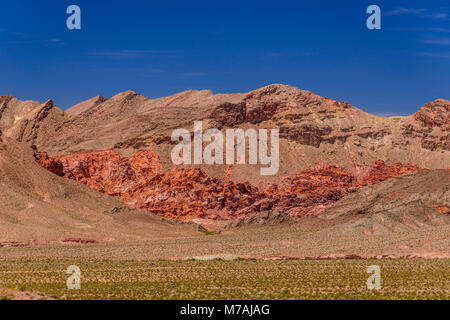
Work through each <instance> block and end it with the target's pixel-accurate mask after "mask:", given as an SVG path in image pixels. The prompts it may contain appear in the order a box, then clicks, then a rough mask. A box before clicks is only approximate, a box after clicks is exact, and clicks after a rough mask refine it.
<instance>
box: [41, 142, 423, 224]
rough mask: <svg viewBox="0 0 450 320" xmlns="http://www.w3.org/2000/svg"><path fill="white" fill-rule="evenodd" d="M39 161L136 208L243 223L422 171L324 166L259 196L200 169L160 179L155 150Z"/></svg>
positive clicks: (320, 205)
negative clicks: (353, 171) (354, 170)
mask: <svg viewBox="0 0 450 320" xmlns="http://www.w3.org/2000/svg"><path fill="white" fill-rule="evenodd" d="M35 157H36V161H37V162H39V163H40V164H41V165H42V166H43V167H45V168H47V169H48V170H50V171H52V172H54V173H55V174H58V175H60V176H64V177H66V178H68V179H73V180H76V181H78V182H81V183H83V184H86V185H87V186H89V187H90V188H92V189H95V190H97V191H100V192H104V193H107V194H109V195H112V196H115V197H117V198H119V199H121V200H123V201H124V202H126V203H127V204H128V205H129V206H131V207H132V208H136V209H146V210H149V211H151V212H153V213H155V214H158V215H160V216H164V217H168V218H174V219H181V220H190V219H194V218H206V219H233V218H245V217H248V216H251V215H253V214H255V213H258V212H264V211H279V212H284V213H287V214H289V215H291V216H294V217H302V216H308V215H314V214H318V213H320V212H322V211H323V210H325V209H326V208H328V207H330V206H331V205H332V204H333V203H335V202H336V201H338V200H339V199H341V198H343V197H345V196H346V195H348V194H351V193H353V192H355V191H357V190H359V189H360V188H361V187H364V186H366V185H369V184H377V183H379V182H382V181H384V180H387V179H389V178H392V177H398V176H400V175H402V174H405V173H412V172H415V171H417V170H419V168H418V167H416V166H414V165H402V164H400V163H396V164H393V165H389V166H388V165H386V164H385V163H384V162H383V161H377V162H375V163H374V164H373V165H371V166H366V165H360V166H358V170H357V172H358V174H357V175H356V176H354V175H352V174H350V173H348V172H346V171H345V170H344V169H343V168H341V167H339V166H336V165H329V164H321V165H318V166H316V167H315V168H314V169H308V170H305V171H303V172H301V173H300V174H298V175H297V176H295V177H292V178H291V177H287V178H285V179H284V180H283V181H282V183H281V184H280V185H272V186H271V187H269V188H268V189H267V190H265V191H261V190H259V189H257V188H256V187H254V186H252V185H250V184H248V183H235V182H232V181H226V182H224V181H221V180H219V179H216V178H213V177H211V176H209V175H207V174H206V173H205V172H204V171H203V170H201V169H199V168H193V169H181V170H176V171H173V172H167V173H160V169H161V166H160V163H159V158H158V155H157V154H156V153H155V152H154V151H152V150H141V151H138V152H137V153H136V154H135V155H134V156H132V157H131V158H126V157H124V156H122V155H121V154H120V153H118V152H115V151H112V150H106V151H94V152H85V153H76V154H73V155H65V156H60V157H55V158H51V157H49V156H48V155H47V154H46V153H40V152H36V153H35Z"/></svg>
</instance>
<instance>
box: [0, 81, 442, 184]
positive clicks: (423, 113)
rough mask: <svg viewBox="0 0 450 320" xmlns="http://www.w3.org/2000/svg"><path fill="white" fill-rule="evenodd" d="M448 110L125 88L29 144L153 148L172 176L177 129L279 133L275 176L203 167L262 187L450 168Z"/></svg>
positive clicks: (55, 151) (243, 168)
mask: <svg viewBox="0 0 450 320" xmlns="http://www.w3.org/2000/svg"><path fill="white" fill-rule="evenodd" d="M449 108H450V102H449V101H448V100H442V99H441V100H436V101H434V102H431V103H429V104H427V105H425V106H424V107H423V108H421V109H420V110H419V111H418V112H417V113H416V114H414V115H412V116H408V117H390V118H385V117H379V116H375V115H371V114H368V113H366V112H364V111H362V110H360V109H358V108H355V107H353V106H351V105H349V104H348V103H346V102H340V101H336V100H332V99H329V98H324V97H320V96H318V95H315V94H314V93H311V92H308V91H304V90H300V89H297V88H294V87H290V86H284V85H270V86H267V87H264V88H261V89H258V90H254V91H251V92H248V93H240V94H213V93H212V92H211V91H206V90H205V91H195V90H189V91H186V92H182V93H179V94H176V95H173V96H170V97H165V98H160V99H154V100H152V99H148V98H145V97H143V96H141V95H139V94H137V93H136V92H132V91H127V92H124V93H121V94H118V95H116V96H115V97H112V98H111V99H104V98H102V97H96V98H93V99H91V100H88V101H86V102H85V103H82V104H80V105H77V106H75V107H74V108H72V109H69V110H68V114H70V115H71V116H70V117H67V116H66V117H64V119H62V120H61V121H60V122H59V124H58V125H57V126H55V128H54V129H51V130H47V132H52V134H47V133H45V132H44V133H40V135H44V136H45V139H43V138H37V139H36V138H31V139H25V140H27V141H33V142H34V143H35V144H37V146H38V148H39V150H44V151H47V152H48V153H49V154H50V155H52V156H58V155H63V154H72V153H76V152H83V151H91V150H107V149H110V150H115V151H117V152H120V153H121V154H123V155H124V156H132V155H133V154H134V153H135V152H136V151H139V150H143V149H152V150H155V152H156V153H157V154H158V156H159V159H160V163H161V171H162V172H170V171H172V170H173V164H172V161H171V157H170V151H171V149H172V148H173V146H174V144H173V142H171V139H170V137H171V134H172V132H173V131H174V130H175V129H180V128H184V129H187V130H189V131H190V132H191V133H192V132H193V123H194V121H202V122H203V129H204V130H206V129H209V128H218V129H221V130H223V131H224V130H225V129H227V128H242V129H249V128H254V129H272V128H278V129H279V130H280V170H279V172H278V174H277V175H276V176H275V177H261V175H260V173H259V169H260V167H259V166H251V165H233V166H230V167H227V166H225V165H223V166H203V167H201V168H202V170H204V171H205V172H206V173H207V174H208V175H211V176H213V177H215V178H219V179H222V180H225V179H226V178H227V177H228V178H229V179H231V180H233V181H235V182H245V181H249V182H250V183H251V184H253V185H257V186H259V187H263V188H264V187H267V186H269V185H270V184H271V183H277V184H278V183H280V182H281V180H282V179H283V178H284V177H286V176H294V175H296V174H297V173H299V172H301V171H303V170H306V169H308V168H313V167H315V166H316V165H317V164H319V163H334V164H339V165H340V166H341V167H343V168H344V169H345V170H346V171H348V172H350V173H352V174H356V172H357V170H358V168H357V167H356V166H357V165H358V164H361V163H374V162H375V161H377V160H382V161H384V162H385V163H388V164H391V163H396V162H402V163H412V164H415V165H417V166H418V167H423V168H429V169H439V168H446V167H448V163H450V146H449V141H450V139H449V138H450V136H449V134H450V133H449V124H448V123H449V122H450V121H449V114H450V112H449ZM0 128H1V127H0ZM1 129H2V130H4V129H3V128H1ZM52 130H53V131H54V132H53V131H52ZM39 131H41V130H39ZM28 136H29V135H28ZM184 168H186V169H191V168H193V167H192V166H185V167H184Z"/></svg>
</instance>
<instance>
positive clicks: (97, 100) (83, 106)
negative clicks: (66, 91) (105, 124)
mask: <svg viewBox="0 0 450 320" xmlns="http://www.w3.org/2000/svg"><path fill="white" fill-rule="evenodd" d="M107 100H108V99H107V98H105V97H103V96H101V95H98V96H95V97H93V98H91V99H89V100H86V101H83V102H81V103H79V104H77V105H74V106H73V107H71V108H69V109H67V110H66V113H67V114H69V115H71V116H76V115H79V114H80V113H83V112H85V111H87V110H89V109H91V108H92V107H95V106H98V105H99V104H101V103H103V102H105V101H107Z"/></svg>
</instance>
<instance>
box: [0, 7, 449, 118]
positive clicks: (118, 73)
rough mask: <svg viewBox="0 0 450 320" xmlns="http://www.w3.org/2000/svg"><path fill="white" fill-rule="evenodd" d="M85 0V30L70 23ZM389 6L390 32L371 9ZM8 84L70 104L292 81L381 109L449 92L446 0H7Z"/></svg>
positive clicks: (1, 27) (0, 78)
mask: <svg viewBox="0 0 450 320" xmlns="http://www.w3.org/2000/svg"><path fill="white" fill-rule="evenodd" d="M71 4H76V5H79V6H80V8H81V11H82V29H81V30H79V31H70V30H68V29H67V27H66V19H67V17H68V15H67V14H66V8H67V7H68V6H69V5H71ZM371 4H376V5H378V6H380V7H381V10H382V30H368V29H367V28H366V19H367V17H368V15H367V14H366V9H367V7H368V6H369V5H371ZM0 17H1V19H0V39H1V45H0V94H14V95H15V96H16V97H18V98H19V99H24V100H25V99H30V100H39V101H44V100H46V99H49V98H51V99H53V100H54V101H55V103H56V104H57V105H58V106H59V107H61V108H63V109H66V108H67V107H69V106H71V105H74V104H76V103H78V102H80V101H83V100H86V99H88V98H91V97H93V96H96V95H98V94H101V95H104V96H106V97H110V96H112V95H114V94H116V93H118V92H122V91H125V90H134V91H137V92H139V93H141V94H143V95H145V96H147V97H150V98H158V97H161V96H166V95H169V94H173V93H176V92H179V91H184V90H187V89H211V90H212V91H213V92H215V93H226V92H246V91H249V90H252V89H256V88H259V87H262V86H264V85H268V84H271V83H283V84H289V85H293V86H296V87H299V88H301V89H305V90H310V91H313V92H315V93H317V94H319V95H322V96H326V97H330V98H334V99H338V100H344V101H347V102H349V103H351V104H352V105H355V106H357V107H359V108H362V109H364V110H366V111H368V112H371V113H377V114H410V113H413V112H415V111H416V110H417V109H418V108H419V107H420V106H422V105H423V104H424V103H426V102H429V101H432V100H435V99H437V98H447V99H449V98H450V3H449V2H448V0H429V1H416V0H408V1H396V0H389V1H386V0H383V1H381V0H371V1H365V0H354V1H352V0H347V1H345V0H343V1H311V0H309V1H300V0H296V1H284V0H278V1H265V0H258V1H245V0H240V1H234V0H229V1H214V0H209V1H159V0H152V1H137V0H135V1H134V0H128V1H103V0H89V1H87V0H71V1H65V0H59V1H50V0H41V1H31V0H30V1H20V0H16V1H8V2H6V1H2V4H1V7H0Z"/></svg>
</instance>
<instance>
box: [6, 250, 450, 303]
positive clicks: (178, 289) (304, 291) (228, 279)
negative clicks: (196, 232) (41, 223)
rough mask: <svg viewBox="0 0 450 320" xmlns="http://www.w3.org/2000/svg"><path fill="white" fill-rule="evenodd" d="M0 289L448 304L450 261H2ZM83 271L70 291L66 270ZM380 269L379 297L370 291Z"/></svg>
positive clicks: (98, 295) (97, 295) (72, 295)
mask: <svg viewBox="0 0 450 320" xmlns="http://www.w3.org/2000/svg"><path fill="white" fill-rule="evenodd" d="M0 263H1V264H0V286H2V287H9V288H17V289H19V290H22V291H32V292H37V291H40V292H44V293H45V294H46V295H48V296H56V297H59V298H67V299H195V300H198V299H449V298H450V292H449V290H450V283H449V279H450V277H449V276H450V259H436V260H424V259H383V260H286V261H263V260H256V259H251V260H244V259H238V260H234V261H224V260H213V261H164V260H155V261H131V260H125V261H120V260H99V259H89V260H85V259H83V260H82V261H76V260H75V259H57V260H52V259H38V258H34V259H2V260H0ZM72 264H76V265H78V266H80V268H81V270H82V289H81V290H68V289H67V288H66V280H67V277H68V276H69V275H68V274H66V269H67V267H68V266H69V265H72ZM374 264H375V265H380V267H381V278H382V289H381V290H379V291H370V290H368V289H367V287H366V280H367V278H368V277H369V274H367V273H366V270H367V267H368V266H369V265H374Z"/></svg>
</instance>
